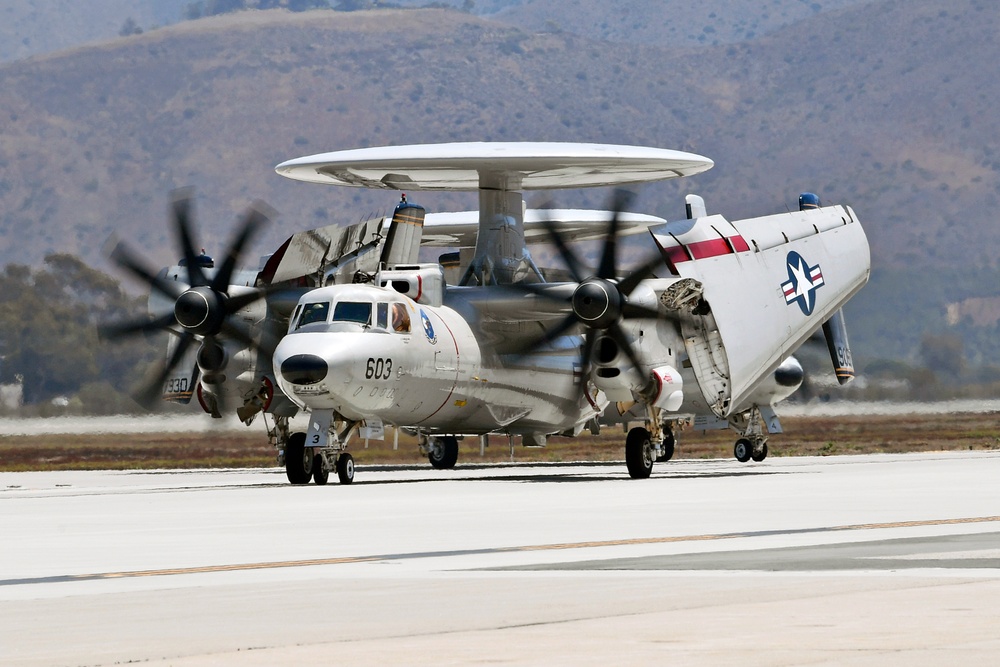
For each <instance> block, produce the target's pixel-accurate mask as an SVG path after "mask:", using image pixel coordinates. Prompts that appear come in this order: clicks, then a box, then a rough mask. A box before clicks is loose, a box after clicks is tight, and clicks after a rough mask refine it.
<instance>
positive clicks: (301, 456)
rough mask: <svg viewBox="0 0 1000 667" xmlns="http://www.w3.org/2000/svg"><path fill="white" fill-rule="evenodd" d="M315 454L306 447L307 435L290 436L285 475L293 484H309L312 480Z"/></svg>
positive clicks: (286, 445) (287, 445)
mask: <svg viewBox="0 0 1000 667" xmlns="http://www.w3.org/2000/svg"><path fill="white" fill-rule="evenodd" d="M312 468H313V453H312V449H311V448H307V447H306V434H305V433H302V432H301V431H299V432H297V433H292V434H291V435H290V436H288V442H286V443H285V474H286V475H288V481H289V482H291V483H292V484H308V483H309V480H310V478H312Z"/></svg>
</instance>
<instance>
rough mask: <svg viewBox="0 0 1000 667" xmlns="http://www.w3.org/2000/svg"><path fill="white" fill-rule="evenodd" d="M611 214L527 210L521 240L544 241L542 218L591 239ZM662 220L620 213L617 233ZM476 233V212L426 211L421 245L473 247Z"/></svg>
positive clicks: (635, 230)
mask: <svg viewBox="0 0 1000 667" xmlns="http://www.w3.org/2000/svg"><path fill="white" fill-rule="evenodd" d="M612 215H614V213H613V212H611V211H590V210H584V209H528V210H527V211H525V213H524V239H525V241H526V242H528V243H543V242H545V241H548V236H549V235H548V232H546V231H545V227H544V225H543V224H542V221H545V220H548V221H551V222H552V223H553V224H554V225H555V228H556V230H558V232H559V233H560V234H562V235H564V236H565V237H566V238H571V239H573V240H574V241H592V240H595V239H601V238H604V235H605V234H606V233H607V223H608V220H610V219H611V216H612ZM664 223H666V220H664V219H663V218H659V217H657V216H655V215H646V214H644V213H620V214H619V224H620V225H621V226H620V227H619V234H620V235H621V236H632V235H634V234H641V233H642V232H645V231H646V230H647V229H649V228H650V227H656V226H657V225H662V224H664ZM478 233H479V211H457V212H452V213H428V214H427V217H426V218H425V219H424V233H423V239H422V241H421V245H422V246H428V247H433V248H474V247H476V235H477V234H478Z"/></svg>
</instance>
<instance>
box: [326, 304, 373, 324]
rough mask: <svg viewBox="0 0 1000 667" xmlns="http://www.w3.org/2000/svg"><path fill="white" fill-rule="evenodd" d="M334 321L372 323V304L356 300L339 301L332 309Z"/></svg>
mask: <svg viewBox="0 0 1000 667" xmlns="http://www.w3.org/2000/svg"><path fill="white" fill-rule="evenodd" d="M333 321H334V322H357V323H359V324H371V323H372V305H371V304H370V303H359V302H357V301H341V302H340V303H338V304H337V306H336V308H334V309H333Z"/></svg>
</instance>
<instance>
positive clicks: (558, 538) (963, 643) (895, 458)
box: [0, 452, 1000, 667]
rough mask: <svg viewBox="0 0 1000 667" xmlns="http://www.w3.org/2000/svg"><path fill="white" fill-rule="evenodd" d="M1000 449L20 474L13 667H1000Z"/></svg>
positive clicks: (1, 568) (12, 571)
mask: <svg viewBox="0 0 1000 667" xmlns="http://www.w3.org/2000/svg"><path fill="white" fill-rule="evenodd" d="M998 480H1000V452H987V453H982V452H975V453H974V452H953V453H946V454H916V455H879V456H850V457H848V456H845V457H830V458H788V459H785V458H769V459H768V460H767V461H765V462H763V463H759V464H753V463H750V464H740V463H737V462H735V461H722V460H706V461H692V460H681V461H672V462H669V463H665V464H657V466H656V467H655V468H654V472H653V476H652V477H651V478H650V479H648V480H631V479H629V478H628V474H627V473H626V471H625V469H624V464H622V463H617V464H552V465H510V466H499V467H480V466H473V465H462V464H461V463H460V465H459V467H458V468H456V469H455V470H451V471H436V470H431V469H430V468H429V467H428V468H426V469H425V468H417V467H414V468H378V467H361V468H359V469H358V471H357V476H356V478H355V483H354V484H353V485H351V486H341V485H339V484H336V483H334V482H332V481H331V484H330V485H328V486H326V487H316V486H315V485H309V486H307V487H291V486H289V485H288V484H287V483H286V481H285V478H284V473H283V471H279V470H224V471H218V470H216V471H180V472H178V471H171V472H159V471H131V472H59V473H0V540H2V544H0V664H3V665H114V664H123V663H127V662H141V663H148V664H154V665H159V664H162V665H178V666H183V667H194V666H201V665H220V664H223V665H275V664H291V663H296V664H299V665H326V664H331V663H343V664H351V665H357V664H361V665H363V664H401V665H402V664H405V665H424V664H434V665H451V664H457V665H464V664H495V663H502V664H515V665H517V664H540V663H545V664H567V665H581V664H583V665H588V664H608V663H613V664H654V663H655V664H664V663H670V664H684V665H732V664H744V665H803V664H810V665H845V664H847V665H908V666H911V665H940V664H995V663H997V662H998V661H1000V483H998Z"/></svg>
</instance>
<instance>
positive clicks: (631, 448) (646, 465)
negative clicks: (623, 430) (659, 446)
mask: <svg viewBox="0 0 1000 667" xmlns="http://www.w3.org/2000/svg"><path fill="white" fill-rule="evenodd" d="M625 466H626V467H627V468H628V474H629V476H630V477H631V478H632V479H646V478H647V477H649V475H650V474H651V473H652V472H653V443H652V442H651V441H650V439H649V431H647V430H646V429H644V428H642V427H641V426H637V427H635V428H634V429H632V430H631V431H629V432H628V436H626V438H625Z"/></svg>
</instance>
